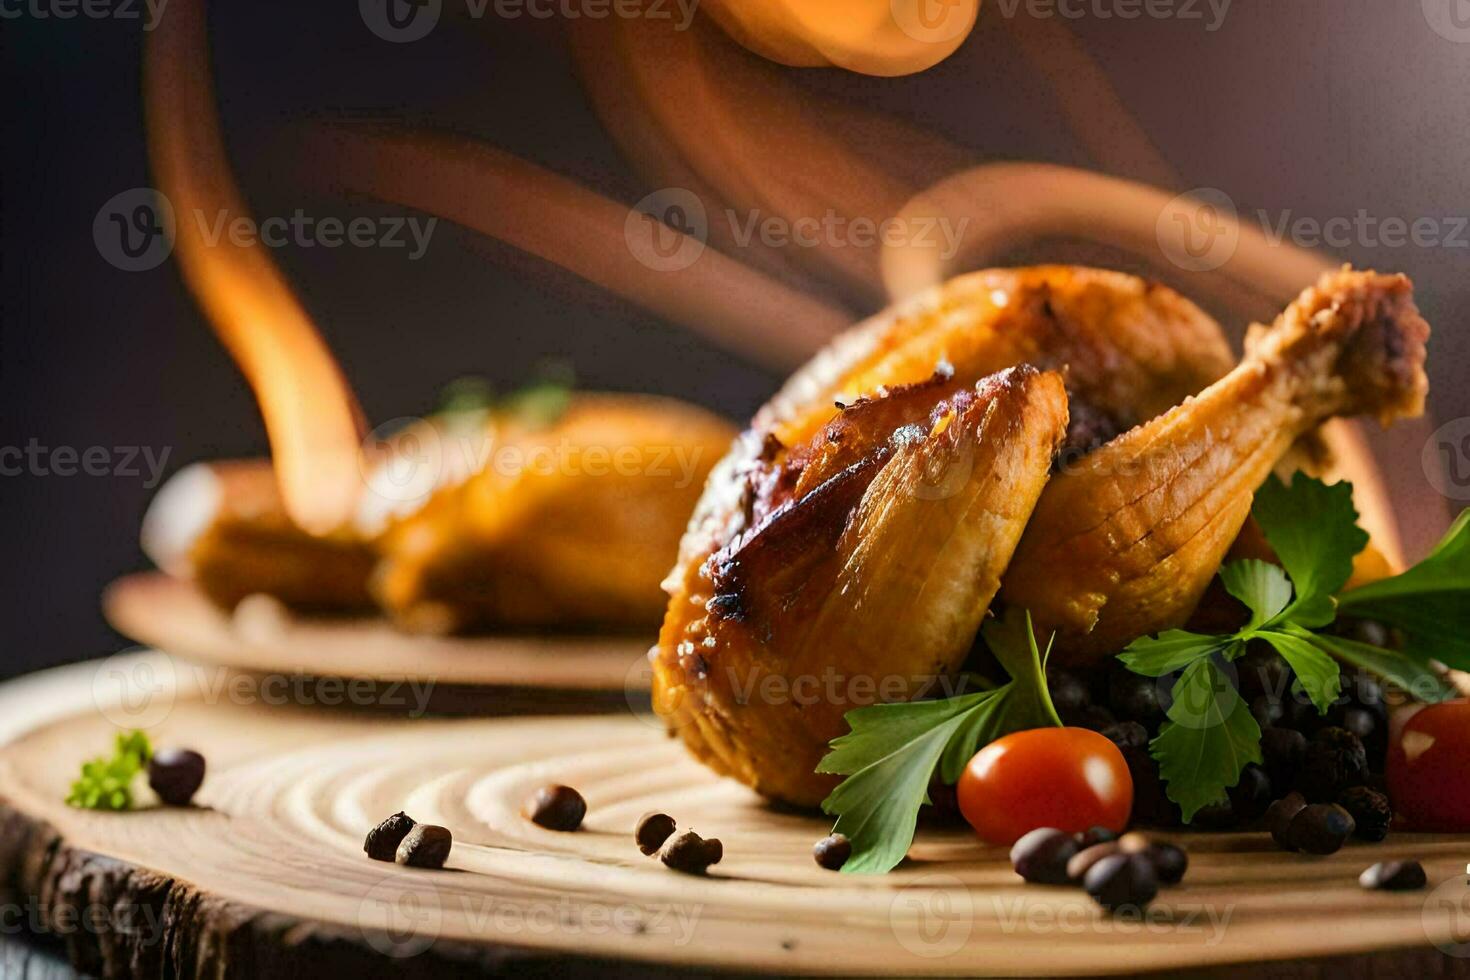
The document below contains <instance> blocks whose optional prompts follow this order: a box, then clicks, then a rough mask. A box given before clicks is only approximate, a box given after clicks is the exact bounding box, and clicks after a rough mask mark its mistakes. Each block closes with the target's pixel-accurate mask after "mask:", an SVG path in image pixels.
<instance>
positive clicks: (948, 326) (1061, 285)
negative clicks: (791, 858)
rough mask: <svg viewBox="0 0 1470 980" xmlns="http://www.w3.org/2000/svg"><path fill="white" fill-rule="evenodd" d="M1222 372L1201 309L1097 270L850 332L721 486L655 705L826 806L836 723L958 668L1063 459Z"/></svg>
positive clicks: (1009, 274) (951, 296) (732, 460)
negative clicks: (821, 764) (1059, 453)
mask: <svg viewBox="0 0 1470 980" xmlns="http://www.w3.org/2000/svg"><path fill="white" fill-rule="evenodd" d="M1022 364H1029V365H1034V366H1033V367H1026V368H1022V369H1018V370H1014V371H1007V369H1009V368H1012V367H1015V366H1016V365H1022ZM1231 364H1232V358H1231V355H1230V351H1229V347H1228V345H1227V344H1226V342H1225V340H1224V337H1223V335H1222V333H1221V331H1220V329H1219V327H1218V325H1217V324H1215V322H1214V321H1213V320H1211V319H1210V318H1209V317H1208V316H1207V315H1206V314H1204V313H1203V312H1202V311H1201V310H1200V309H1199V308H1198V307H1196V306H1195V305H1194V304H1192V303H1190V302H1189V301H1188V300H1185V299H1184V298H1183V297H1181V296H1179V295H1178V294H1177V293H1174V292H1173V291H1171V290H1169V289H1166V288H1164V287H1162V286H1158V285H1154V284H1150V283H1147V282H1144V281H1143V280H1140V279H1136V278H1134V277H1131V276H1126V275H1122V274H1119V273H1113V272H1104V271H1100V270H1094V269H1083V268H1072V267H1061V266H1051V267H1041V268H1033V269H1018V270H990V271H985V272H977V273H973V274H970V275H967V276H962V277H960V278H958V279H955V280H953V281H952V282H950V283H947V284H946V285H945V286H944V287H942V288H941V289H939V290H937V291H935V292H933V293H930V294H927V295H925V296H923V297H921V298H920V299H918V300H916V301H914V302H911V303H908V304H905V305H904V306H902V307H900V308H899V309H897V310H894V311H891V312H889V313H887V314H885V315H882V316H880V317H877V318H875V319H873V320H871V321H868V322H867V323H866V324H863V325H860V326H858V327H856V328H854V330H852V331H850V332H848V333H847V334H845V335H844V336H842V337H841V338H838V339H837V340H836V341H835V342H834V343H833V344H832V345H831V346H830V347H829V348H828V349H827V350H825V351H824V352H822V353H821V354H819V355H818V356H817V357H816V358H815V359H814V360H813V361H812V362H811V363H810V364H808V365H807V367H805V368H804V369H802V370H801V371H800V372H798V373H797V374H796V375H795V376H794V377H793V378H792V379H791V380H790V381H789V382H788V383H787V384H786V386H785V387H784V388H783V390H782V391H781V392H780V393H779V394H778V395H777V396H776V397H775V398H774V399H773V400H772V401H771V402H770V403H769V404H768V405H767V406H766V407H765V408H763V409H762V410H761V411H760V413H758V414H757V416H756V418H755V420H754V421H753V423H752V425H751V428H750V430H749V431H748V432H747V433H746V434H745V435H744V436H743V437H742V439H741V441H740V442H739V443H738V444H737V448H736V449H735V450H734V451H733V452H732V454H731V455H730V456H729V457H727V458H726V459H725V460H724V461H722V462H721V464H720V466H719V467H718V468H717V470H716V472H715V473H714V474H713V475H712V476H711V479H710V482H709V485H708V486H707V488H706V490H705V495H704V497H703V498H702V499H701V502H700V506H699V509H698V510H697V511H696V513H695V516H694V519H693V521H692V522H691V524H690V528H689V531H688V532H687V533H686V535H685V537H684V541H683V543H682V545H681V549H680V561H679V565H678V566H677V567H676V569H675V570H674V573H673V574H672V575H671V576H670V577H669V579H668V580H667V582H666V583H665V588H666V589H667V590H668V591H669V593H670V595H671V597H672V598H671V601H670V604H669V611H668V614H667V616H666V618H665V620H664V628H663V632H662V634H661V636H660V640H659V645H658V647H657V648H656V649H655V650H654V652H653V654H652V657H653V659H654V663H655V667H654V693H655V707H656V708H657V709H658V710H659V711H660V712H661V713H663V714H664V716H665V717H666V718H667V720H668V721H669V723H670V726H671V728H673V729H675V730H677V731H678V732H679V733H680V734H681V735H682V736H683V738H684V740H685V742H686V743H687V744H688V745H689V747H690V749H691V750H692V751H693V752H694V754H695V755H696V756H698V757H699V758H700V759H702V760H703V761H705V762H706V763H707V764H709V765H710V766H711V767H713V768H714V769H716V770H717V771H719V772H722V773H726V774H728V775H732V776H734V777H736V778H738V779H740V780H742V781H743V782H745V783H747V784H749V785H751V786H753V787H755V788H756V789H757V790H759V791H760V792H762V793H764V794H766V795H768V796H772V797H776V798H780V799H783V800H787V801H790V802H793V803H797V804H813V803H816V802H818V801H819V800H820V799H821V798H822V796H823V795H824V794H825V793H826V791H827V790H828V789H830V787H831V784H832V781H831V780H830V779H829V778H827V777H819V776H816V775H814V774H813V772H812V770H813V768H814V767H815V764H816V762H817V760H818V759H819V758H820V757H821V755H822V754H823V752H824V751H825V749H826V745H827V742H828V741H829V740H830V739H832V738H834V737H836V736H837V735H839V734H841V733H842V731H843V730H844V728H843V724H842V715H843V714H844V713H845V712H846V711H848V710H850V709H851V708H853V707H857V706H859V705H860V704H863V703H872V702H873V701H875V700H885V701H887V700H902V699H904V698H908V697H912V696H913V695H914V694H915V693H917V690H918V689H919V688H920V687H931V688H932V681H933V680H934V679H935V678H936V677H941V678H942V677H945V676H947V675H949V674H950V673H952V672H953V671H955V670H956V669H957V667H958V666H959V664H960V661H961V660H962V659H963V658H964V656H965V654H966V652H967V651H968V650H969V649H970V646H971V644H972V642H973V639H974V635H975V632H976V630H977V628H978V627H979V625H980V620H981V618H982V616H983V615H984V613H985V611H986V609H987V607H988V606H989V603H990V599H991V597H992V595H993V594H994V591H995V580H996V577H997V576H998V575H999V574H1000V573H1001V572H1002V571H1003V570H1004V568H1005V566H1006V564H1007V561H1008V559H1009V557H1010V549H1011V545H1012V543H1013V541H1014V537H1013V536H1014V535H1015V534H1018V533H1019V532H1020V530H1021V528H1022V527H1023V526H1024V524H1025V521H1026V519H1027V516H1028V514H1029V510H1030V507H1031V501H1032V500H1033V494H1035V493H1038V492H1039V491H1040V489H1041V487H1042V485H1043V484H1044V482H1045V479H1046V476H1047V473H1048V472H1049V470H1050V467H1051V465H1052V459H1053V455H1052V451H1053V450H1054V449H1055V448H1057V447H1058V446H1060V445H1062V444H1063V443H1064V442H1065V445H1066V446H1067V449H1068V451H1069V452H1075V453H1082V452H1085V451H1086V450H1088V449H1090V448H1091V447H1093V446H1095V445H1097V444H1099V443H1102V442H1105V441H1107V440H1108V439H1109V438H1111V437H1112V436H1113V435H1114V434H1116V433H1117V432H1120V431H1125V430H1127V429H1129V428H1131V427H1132V426H1133V425H1135V424H1136V423H1137V422H1139V421H1142V420H1145V419H1147V418H1151V417H1152V416H1153V415H1155V414H1157V413H1159V412H1162V411H1165V410H1167V409H1168V408H1169V407H1171V406H1172V405H1174V404H1176V403H1177V402H1179V401H1180V400H1182V399H1184V398H1185V397H1187V396H1188V395H1191V394H1193V393H1195V392H1196V391H1199V390H1200V389H1202V388H1204V387H1206V386H1207V385H1209V384H1210V383H1212V382H1213V381H1215V380H1216V379H1218V378H1220V377H1221V376H1223V375H1224V374H1225V373H1226V372H1228V371H1229V370H1230V367H1231ZM1046 369H1055V372H1052V371H1049V370H1046ZM1062 371H1065V382H1064V381H1063V378H1062V375H1061V374H1060V372H1062ZM996 372H1004V373H1001V374H999V375H997V376H995V377H990V376H991V375H993V374H995V373H996ZM982 379H983V380H982ZM977 382H979V385H978V387H977ZM1064 384H1065V389H1064ZM1068 394H1070V402H1071V411H1070V425H1069V424H1068V423H1069V412H1068V408H1067V400H1068V399H1067V395H1068ZM836 403H841V404H842V405H845V406H846V407H843V408H839V407H837V405H836Z"/></svg>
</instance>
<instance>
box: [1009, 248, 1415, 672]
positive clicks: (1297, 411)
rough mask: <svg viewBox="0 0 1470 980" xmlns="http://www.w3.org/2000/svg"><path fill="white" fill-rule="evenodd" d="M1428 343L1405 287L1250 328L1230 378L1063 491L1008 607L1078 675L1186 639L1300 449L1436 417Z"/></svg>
mask: <svg viewBox="0 0 1470 980" xmlns="http://www.w3.org/2000/svg"><path fill="white" fill-rule="evenodd" d="M1428 337H1429V325H1428V324H1427V323H1425V322H1424V319H1423V318H1422V317H1421V316H1420V315H1419V311H1418V310H1417V309H1416V308H1415V306H1414V297H1413V286H1412V284H1411V283H1410V282H1409V280H1408V279H1407V278H1405V277H1404V276H1387V275H1379V274H1376V273H1371V272H1354V271H1351V270H1343V271H1341V272H1338V273H1335V274H1332V275H1329V276H1326V277H1324V278H1323V280H1322V281H1321V282H1320V283H1318V284H1317V285H1316V286H1315V287H1313V288H1311V289H1308V290H1307V291H1306V292H1305V293H1303V294H1302V295H1301V297H1300V298H1299V299H1297V301H1296V302H1294V303H1293V304H1292V305H1291V306H1290V307H1289V308H1287V310H1286V311H1285V312H1284V313H1282V314H1281V316H1280V317H1279V318H1278V319H1277V321H1276V323H1275V324H1274V325H1273V326H1271V327H1264V326H1260V325H1257V326H1254V327H1252V328H1251V330H1250V333H1249V334H1248V335H1247V337H1246V354H1245V358H1244V360H1242V361H1241V363H1240V364H1239V366H1237V367H1236V368H1235V370H1234V371H1232V372H1231V373H1230V374H1229V375H1228V376H1226V377H1225V378H1223V379H1222V380H1220V381H1219V382H1217V383H1216V384H1214V385H1212V386H1210V387H1209V388H1208V389H1206V390H1205V391H1204V392H1202V393H1201V394H1200V395H1199V396H1197V397H1195V398H1190V399H1186V400H1185V401H1184V402H1183V403H1182V404H1180V405H1178V406H1177V407H1175V408H1173V409H1171V410H1170V411H1168V412H1166V413H1165V414H1163V415H1161V416H1159V417H1158V418H1156V419H1154V420H1152V421H1151V422H1148V423H1146V424H1144V425H1141V426H1139V427H1138V428H1136V429H1134V430H1132V431H1131V432H1128V433H1127V434H1125V435H1123V436H1120V437H1119V438H1117V439H1114V440H1113V441H1112V442H1110V443H1108V444H1107V445H1105V446H1103V447H1101V448H1100V449H1098V450H1097V451H1096V452H1093V453H1092V454H1090V455H1089V456H1087V457H1086V458H1085V459H1082V460H1080V461H1079V462H1078V463H1077V464H1076V465H1075V466H1073V467H1069V468H1067V469H1066V470H1065V471H1063V472H1060V473H1058V474H1057V475H1056V476H1055V477H1053V479H1052V481H1051V483H1050V484H1049V485H1048V486H1047V488H1046V492H1045V493H1044V494H1043V495H1042V498H1041V502H1040V503H1039V504H1038V505H1037V508H1036V513H1035V514H1033V515H1032V518H1031V522H1030V524H1028V525H1027V528H1026V534H1025V537H1023V538H1022V540H1021V546H1020V548H1019V549H1018V550H1017V552H1016V557H1015V559H1014V560H1013V561H1012V562H1011V567H1010V569H1009V571H1007V572H1006V577H1005V587H1004V589H1003V591H1002V599H1003V601H1004V602H1006V603H1007V604H1009V605H1017V606H1021V607H1023V608H1026V609H1029V610H1030V611H1031V614H1032V616H1033V618H1034V620H1035V622H1036V625H1037V628H1038V629H1039V630H1040V631H1041V632H1042V633H1043V635H1045V634H1048V633H1051V632H1053V631H1054V632H1055V634H1056V652H1057V655H1058V656H1059V657H1061V658H1062V659H1063V661H1071V662H1077V661H1087V660H1094V659H1097V658H1101V657H1106V656H1109V655H1111V654H1114V653H1116V652H1118V651H1119V650H1120V649H1122V647H1123V646H1125V645H1127V643H1128V642H1129V641H1130V640H1132V639H1133V638H1135V637H1137V636H1139V635H1141V634H1144V633H1154V632H1158V631H1159V630H1163V629H1168V628H1171V627H1176V626H1182V625H1183V624H1184V622H1185V621H1186V620H1187V619H1188V618H1189V616H1190V614H1191V613H1192V612H1193V611H1194V609H1195V606H1196V605H1197V604H1198V602H1199V600H1200V597H1201V595H1203V594H1204V591H1205V588H1206V587H1207V586H1208V585H1209V583H1210V581H1211V579H1213V578H1214V576H1215V571H1216V570H1217V569H1218V568H1219V567H1220V562H1221V560H1222V559H1223V558H1224V557H1225V554H1226V552H1227V551H1228V550H1229V549H1230V547H1231V544H1232V542H1234V541H1235V540H1236V537H1237V535H1238V534H1239V533H1240V530H1241V526H1242V524H1244V522H1245V520H1246V517H1247V516H1248V515H1249V513H1250V508H1251V500H1252V496H1253V495H1254V493H1255V490H1256V488H1257V487H1259V486H1260V485H1261V483H1262V481H1264V480H1265V478H1266V476H1267V475H1268V474H1269V473H1270V472H1271V470H1272V468H1273V467H1274V466H1275V465H1276V463H1277V461H1278V460H1279V459H1280V458H1281V457H1282V455H1283V454H1284V453H1285V452H1286V451H1287V449H1288V448H1290V447H1291V445H1292V443H1293V442H1294V441H1295V440H1296V439H1297V438H1298V437H1299V436H1301V435H1304V434H1305V433H1307V432H1309V431H1311V430H1312V429H1314V428H1316V427H1317V426H1318V425H1319V424H1321V423H1322V422H1323V421H1325V420H1326V419H1329V418H1332V417H1334V416H1340V415H1370V416H1373V417H1375V418H1377V419H1378V420H1379V421H1380V422H1381V423H1383V424H1384V425H1388V424H1389V423H1391V422H1393V421H1394V420H1396V419H1401V418H1409V417H1413V416H1417V415H1419V414H1420V413H1422V412H1423V410H1424V398H1425V394H1426V393H1427V391H1428V387H1429V383H1428V380H1427V379H1426V377H1425V374H1424V358H1425V343H1426V341H1427V340H1428Z"/></svg>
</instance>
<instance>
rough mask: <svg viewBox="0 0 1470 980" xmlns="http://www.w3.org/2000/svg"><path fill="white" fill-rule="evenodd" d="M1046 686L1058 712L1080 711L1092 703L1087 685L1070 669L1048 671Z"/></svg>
mask: <svg viewBox="0 0 1470 980" xmlns="http://www.w3.org/2000/svg"><path fill="white" fill-rule="evenodd" d="M1046 686H1047V691H1048V693H1050V695H1051V703H1052V705H1053V706H1054V707H1055V708H1056V709H1057V711H1058V713H1064V714H1065V713H1069V712H1073V711H1080V710H1082V709H1083V708H1085V707H1087V706H1088V705H1090V704H1091V703H1092V695H1091V694H1090V693H1089V692H1088V690H1087V685H1086V684H1085V683H1083V681H1082V678H1080V677H1078V676H1077V675H1076V674H1074V673H1072V672H1071V671H1069V670H1049V671H1047V678H1046Z"/></svg>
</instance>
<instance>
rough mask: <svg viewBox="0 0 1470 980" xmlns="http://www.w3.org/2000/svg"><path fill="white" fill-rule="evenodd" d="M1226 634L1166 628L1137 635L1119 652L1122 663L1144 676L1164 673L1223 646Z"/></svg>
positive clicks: (1162, 674) (1205, 655) (1181, 667)
mask: <svg viewBox="0 0 1470 980" xmlns="http://www.w3.org/2000/svg"><path fill="white" fill-rule="evenodd" d="M1229 642H1230V637H1228V636H1205V635H1203V634H1200V633H1191V632H1189V631H1188V630H1169V631H1168V632H1165V633H1160V634H1159V635H1158V636H1157V637H1152V636H1140V637H1139V638H1138V639H1136V640H1134V641H1133V642H1132V643H1130V644H1128V649H1126V650H1124V651H1123V652H1122V653H1120V654H1119V655H1118V659H1119V660H1121V661H1123V666H1125V667H1127V668H1128V669H1129V670H1131V671H1133V672H1134V673H1135V674H1142V675H1143V676H1145V677H1163V676H1164V675H1165V674H1172V673H1174V672H1175V671H1176V670H1183V669H1184V668H1185V667H1188V666H1189V665H1190V664H1192V663H1194V662H1195V661H1196V660H1199V659H1200V658H1201V657H1207V656H1209V655H1210V654H1212V653H1216V652H1218V651H1220V650H1223V649H1225V647H1226V645H1227V644H1229Z"/></svg>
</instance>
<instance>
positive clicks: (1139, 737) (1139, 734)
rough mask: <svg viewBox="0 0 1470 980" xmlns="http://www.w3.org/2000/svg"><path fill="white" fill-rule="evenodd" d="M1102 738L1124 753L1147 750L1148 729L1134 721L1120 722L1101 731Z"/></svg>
mask: <svg viewBox="0 0 1470 980" xmlns="http://www.w3.org/2000/svg"><path fill="white" fill-rule="evenodd" d="M1102 736H1103V737H1104V738H1106V739H1107V740H1108V741H1110V742H1112V743H1113V744H1114V745H1116V746H1117V747H1118V748H1119V749H1121V750H1122V751H1123V752H1124V753H1126V752H1128V750H1129V749H1144V750H1147V749H1148V729H1147V728H1144V727H1143V726H1142V725H1140V724H1139V723H1138V722H1136V721H1120V722H1118V723H1117V724H1116V725H1109V726H1108V727H1107V728H1104V729H1103V730H1102Z"/></svg>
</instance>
